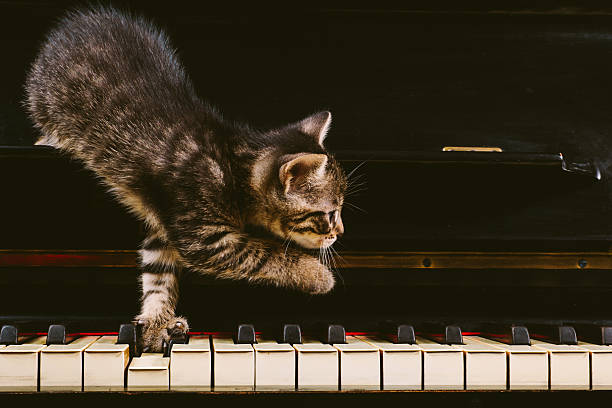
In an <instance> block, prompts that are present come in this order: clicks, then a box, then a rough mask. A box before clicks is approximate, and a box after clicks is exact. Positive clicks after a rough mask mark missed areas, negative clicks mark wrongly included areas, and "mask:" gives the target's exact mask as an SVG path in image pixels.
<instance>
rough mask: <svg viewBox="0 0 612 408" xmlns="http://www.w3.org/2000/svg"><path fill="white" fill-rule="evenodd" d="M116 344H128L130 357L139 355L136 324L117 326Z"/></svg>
mask: <svg viewBox="0 0 612 408" xmlns="http://www.w3.org/2000/svg"><path fill="white" fill-rule="evenodd" d="M117 344H128V345H129V346H130V357H135V356H139V355H140V351H139V350H138V339H137V336H136V326H134V325H133V324H122V325H121V326H119V334H118V335H117Z"/></svg>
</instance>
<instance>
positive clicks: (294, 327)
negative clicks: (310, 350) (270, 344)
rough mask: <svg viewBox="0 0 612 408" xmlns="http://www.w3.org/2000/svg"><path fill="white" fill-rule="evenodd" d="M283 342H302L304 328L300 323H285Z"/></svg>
mask: <svg viewBox="0 0 612 408" xmlns="http://www.w3.org/2000/svg"><path fill="white" fill-rule="evenodd" d="M281 342H282V343H289V344H302V329H301V328H300V325H299V324H285V325H283V338H282V341H281Z"/></svg>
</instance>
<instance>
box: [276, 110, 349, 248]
mask: <svg viewBox="0 0 612 408" xmlns="http://www.w3.org/2000/svg"><path fill="white" fill-rule="evenodd" d="M330 124H331V114H330V113H329V112H320V113H317V114H314V115H312V116H310V117H308V118H306V119H304V120H302V121H301V122H298V123H296V124H293V125H290V126H287V127H286V128H283V129H282V130H280V131H279V132H278V134H277V143H278V144H279V148H278V150H277V151H276V154H275V155H274V158H275V163H274V165H273V166H272V171H271V174H272V176H271V177H270V178H271V183H270V184H271V189H272V190H273V194H270V195H268V196H267V201H268V202H267V203H266V207H268V209H269V210H268V211H267V215H266V217H265V218H266V220H265V221H264V222H265V224H267V225H266V227H267V229H269V230H270V231H271V232H272V233H274V234H275V235H277V236H278V237H279V238H281V239H283V240H292V241H293V242H295V243H297V244H298V245H300V246H302V247H304V248H309V249H319V248H327V247H329V246H330V245H332V244H333V243H334V242H335V241H336V239H337V238H338V237H339V236H340V235H342V234H343V233H344V225H343V224H342V216H341V211H342V205H343V204H344V193H345V191H346V186H347V182H346V175H345V174H344V171H343V170H342V168H341V167H340V165H339V164H338V162H337V161H336V160H335V159H334V158H333V156H331V155H330V154H329V153H327V152H326V151H325V149H324V148H323V140H324V139H325V136H326V135H327V131H328V130H329V126H330Z"/></svg>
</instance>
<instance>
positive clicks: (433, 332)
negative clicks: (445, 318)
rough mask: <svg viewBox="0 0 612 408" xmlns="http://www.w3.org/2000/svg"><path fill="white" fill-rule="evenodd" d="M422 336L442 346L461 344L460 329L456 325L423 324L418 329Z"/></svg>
mask: <svg viewBox="0 0 612 408" xmlns="http://www.w3.org/2000/svg"><path fill="white" fill-rule="evenodd" d="M420 329H421V330H419V331H421V332H422V333H423V336H425V337H429V338H431V339H434V340H435V341H437V342H438V343H442V344H463V335H462V332H461V327H459V326H457V325H447V326H445V325H441V324H438V323H424V324H423V325H422V326H421V328H420Z"/></svg>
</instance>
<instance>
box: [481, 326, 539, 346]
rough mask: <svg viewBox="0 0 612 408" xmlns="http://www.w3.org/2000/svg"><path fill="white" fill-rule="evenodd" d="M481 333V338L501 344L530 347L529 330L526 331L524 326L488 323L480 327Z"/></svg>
mask: <svg viewBox="0 0 612 408" xmlns="http://www.w3.org/2000/svg"><path fill="white" fill-rule="evenodd" d="M481 331H482V336H483V337H487V338H490V339H492V340H495V341H499V342H501V343H505V344H513V345H524V346H530V345H531V338H530V337H529V330H527V327H525V326H520V325H505V324H496V323H489V324H484V325H482V327H481Z"/></svg>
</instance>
